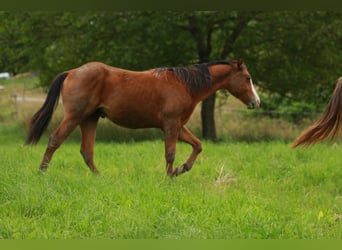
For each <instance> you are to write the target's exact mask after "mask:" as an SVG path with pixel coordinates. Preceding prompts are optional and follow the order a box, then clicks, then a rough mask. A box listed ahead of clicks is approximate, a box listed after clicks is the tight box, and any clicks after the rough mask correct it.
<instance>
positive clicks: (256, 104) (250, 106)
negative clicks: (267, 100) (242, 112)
mask: <svg viewBox="0 0 342 250" xmlns="http://www.w3.org/2000/svg"><path fill="white" fill-rule="evenodd" d="M259 107H260V100H258V99H257V100H253V101H250V102H248V104H247V108H248V109H255V108H259Z"/></svg>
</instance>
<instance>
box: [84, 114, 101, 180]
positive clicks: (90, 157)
mask: <svg viewBox="0 0 342 250" xmlns="http://www.w3.org/2000/svg"><path fill="white" fill-rule="evenodd" d="M98 120H99V116H98V115H97V114H94V115H92V116H90V117H89V118H87V119H86V120H84V121H83V122H82V123H81V124H80V128H81V134H82V142H81V150H80V152H81V155H82V157H83V159H84V162H85V163H86V164H87V166H88V167H89V169H90V171H92V172H93V173H94V174H98V173H99V171H98V170H97V168H96V166H95V163H94V143H95V137H96V126H97V122H98Z"/></svg>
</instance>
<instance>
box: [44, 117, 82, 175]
mask: <svg viewBox="0 0 342 250" xmlns="http://www.w3.org/2000/svg"><path fill="white" fill-rule="evenodd" d="M76 126H77V122H76V121H75V120H73V119H68V118H65V119H64V120H63V121H62V122H61V124H60V125H59V126H58V127H57V129H56V130H55V131H54V132H53V133H52V134H51V136H50V139H49V142H48V145H47V148H46V150H45V154H44V156H43V159H42V161H41V163H40V169H41V170H42V171H45V170H47V168H48V165H49V163H50V161H51V158H52V155H53V154H54V152H55V151H56V150H57V149H58V148H59V146H60V145H61V144H62V143H63V142H64V140H65V139H66V138H67V137H68V136H69V135H70V133H71V132H72V131H73V130H74V129H75V127H76Z"/></svg>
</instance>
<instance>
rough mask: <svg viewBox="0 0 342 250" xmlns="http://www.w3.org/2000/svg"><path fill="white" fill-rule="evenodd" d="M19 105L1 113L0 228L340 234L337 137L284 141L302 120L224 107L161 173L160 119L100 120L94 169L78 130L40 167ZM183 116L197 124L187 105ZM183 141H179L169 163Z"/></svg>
mask: <svg viewBox="0 0 342 250" xmlns="http://www.w3.org/2000/svg"><path fill="white" fill-rule="evenodd" d="M11 91H12V90H11ZM0 104H1V103H0ZM6 105H9V104H7V103H6V104H4V105H2V107H4V106H6ZM20 105H21V106H19V111H20V113H19V117H18V118H17V119H16V120H12V119H10V118H9V117H8V116H5V115H4V116H3V121H0V142H1V143H0V238H1V239H89V238H92V239H157V238H158V239H160V238H162V239H341V238H342V171H341V166H342V157H341V150H342V145H341V144H340V143H335V144H319V145H316V146H314V147H312V148H310V149H308V150H302V149H300V150H291V149H290V139H291V138H293V134H294V133H296V134H297V132H298V130H300V129H301V128H297V127H295V126H293V127H291V128H290V127H286V123H283V122H276V123H273V122H272V121H270V120H265V119H264V120H262V119H260V120H253V121H254V122H251V120H248V119H255V118H251V117H249V118H248V117H245V116H244V117H241V114H236V115H231V112H230V113H229V112H225V111H222V112H221V113H220V114H221V115H220V116H219V117H218V126H219V132H220V131H222V130H228V131H230V135H227V136H221V138H222V140H221V141H220V142H219V143H216V144H214V143H209V142H204V143H203V148H204V150H203V153H202V154H201V155H200V156H199V158H198V160H197V162H196V164H195V165H194V168H193V169H192V170H191V171H190V172H189V173H186V174H184V175H182V176H180V177H177V178H174V179H172V180H170V179H169V178H168V177H166V174H165V164H164V146H163V142H162V140H161V137H160V133H159V132H158V131H152V132H145V131H142V132H141V131H140V132H139V131H138V132H135V133H134V134H133V136H132V134H131V133H128V132H126V131H121V130H119V129H118V128H115V127H112V126H111V125H109V124H107V123H105V122H104V123H102V124H101V126H102V127H101V128H100V131H99V136H98V142H97V143H96V146H95V161H96V163H97V165H98V168H99V170H100V171H101V175H100V176H93V175H92V174H91V173H90V171H89V170H88V169H87V167H86V165H85V164H84V163H83V160H82V157H81V155H80V153H79V140H78V132H75V133H74V135H73V136H71V138H70V139H69V140H68V141H67V142H66V143H64V144H63V145H62V146H61V148H60V149H59V150H58V151H57V152H56V154H55V155H54V157H53V159H52V162H51V164H50V166H49V169H48V171H47V172H46V173H41V172H39V171H38V166H39V163H40V161H41V157H42V154H43V153H44V150H45V146H46V143H47V136H44V138H43V139H42V141H41V142H40V143H39V144H38V145H37V146H36V147H26V146H23V142H24V139H25V121H27V119H28V117H29V116H30V115H31V114H32V109H36V107H35V106H34V107H31V105H33V104H20ZM58 112H59V111H57V116H58ZM229 114H230V116H229V118H230V119H227V116H228V115H229ZM241 118H243V119H241ZM258 119H259V118H258ZM228 121H229V122H228ZM237 122H238V123H237ZM54 123H56V121H54ZM190 123H191V124H190V126H192V128H193V130H195V131H196V129H197V127H196V124H197V122H196V114H194V118H193V120H192V121H190ZM237 124H239V126H238V125H237ZM251 124H252V125H253V128H254V130H251V129H250V128H251ZM54 125H55V124H52V126H51V128H53V127H54ZM248 125H249V126H250V127H248ZM266 126H267V127H266ZM283 126H284V127H286V128H287V130H286V129H284V128H283V129H282V127H283ZM51 128H50V130H51ZM289 128H290V129H289ZM111 129H112V130H113V131H114V132H112V134H109V132H108V131H110V130H111ZM285 130H286V131H285ZM289 130H290V132H289ZM294 131H295V132H294ZM275 133H278V134H277V136H279V138H280V139H274V137H275V136H274V135H275ZM114 135H116V136H114ZM280 135H281V137H280ZM234 136H235V137H234ZM246 138H247V139H246ZM272 138H273V139H272ZM190 150H191V149H190V147H189V146H187V145H185V144H181V143H179V144H178V148H177V155H176V165H180V164H182V163H183V162H184V160H185V159H186V158H187V156H188V154H189V153H190Z"/></svg>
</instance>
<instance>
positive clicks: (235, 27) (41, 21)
mask: <svg viewBox="0 0 342 250" xmlns="http://www.w3.org/2000/svg"><path fill="white" fill-rule="evenodd" d="M227 58H231V59H237V58H243V59H244V61H245V62H246V64H247V66H248V68H249V71H250V72H251V74H252V76H253V79H254V82H255V84H256V85H257V86H258V89H259V92H260V95H261V99H262V109H264V110H265V111H267V112H265V113H264V115H265V114H267V115H270V116H279V114H284V116H285V118H287V119H290V120H292V121H294V122H298V121H300V120H301V119H302V118H303V117H307V116H310V115H311V114H313V113H317V112H320V111H321V110H322V109H323V108H324V106H325V105H326V103H327V101H328V99H329V98H330V95H331V93H332V91H333V88H334V86H335V83H336V80H337V78H338V77H339V76H341V75H342V74H341V68H342V67H341V66H342V65H341V64H342V59H341V58H342V13H340V12H332V11H273V12H269V11H268V12H261V11H187V12H178V11H177V12H176V11H134V12H128V11H125V12H97V11H96V12H95V11H89V12H0V72H10V73H11V74H12V75H16V74H18V73H22V72H27V71H30V72H35V73H37V74H38V76H39V78H40V84H41V85H42V86H46V87H47V86H49V84H50V82H51V80H52V79H53V78H54V76H55V75H56V74H57V73H59V72H61V71H64V70H67V69H70V68H74V67H77V66H79V65H81V64H84V63H86V62H88V61H102V62H104V63H107V64H110V65H113V66H117V67H123V68H128V69H132V70H144V69H148V68H153V67H161V66H185V65H190V64H195V63H200V62H206V61H210V60H218V59H227ZM217 97H218V96H212V97H211V98H209V99H208V100H206V101H204V102H203V104H202V112H201V118H202V128H203V137H204V138H208V139H215V137H216V133H215V121H214V107H215V100H217ZM219 97H220V98H225V97H226V95H219Z"/></svg>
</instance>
